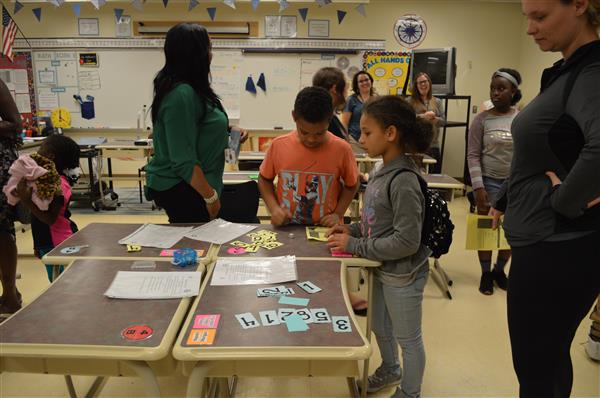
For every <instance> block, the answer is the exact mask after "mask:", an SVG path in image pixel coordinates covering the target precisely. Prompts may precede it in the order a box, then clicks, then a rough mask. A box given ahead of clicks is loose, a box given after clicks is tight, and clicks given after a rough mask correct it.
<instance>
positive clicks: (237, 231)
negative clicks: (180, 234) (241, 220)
mask: <svg viewBox="0 0 600 398" xmlns="http://www.w3.org/2000/svg"><path fill="white" fill-rule="evenodd" d="M255 228H256V226H255V225H246V224H237V223H232V222H229V221H225V220H222V219H220V218H217V219H214V220H212V221H211V222H209V223H206V224H204V225H201V226H199V227H196V228H194V230H193V231H191V232H190V233H188V234H186V235H185V237H186V238H190V239H195V240H200V241H202V242H211V243H215V244H217V245H222V244H224V243H227V242H230V241H232V240H234V239H235V238H237V237H238V236H242V235H244V234H247V233H248V232H250V231H252V230H253V229H255Z"/></svg>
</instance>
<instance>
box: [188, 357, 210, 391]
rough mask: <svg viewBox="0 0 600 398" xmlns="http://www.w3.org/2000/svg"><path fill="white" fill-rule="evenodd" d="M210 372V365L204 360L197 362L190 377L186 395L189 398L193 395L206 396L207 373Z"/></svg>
mask: <svg viewBox="0 0 600 398" xmlns="http://www.w3.org/2000/svg"><path fill="white" fill-rule="evenodd" d="M207 373H208V366H206V364H205V363H204V362H197V363H196V366H194V369H192V373H190V378H189V379H188V385H187V391H186V396H187V397H188V398H191V397H204V396H205V394H206V388H205V387H206V385H205V384H206V383H205V381H207V380H208V379H207V378H206V375H207Z"/></svg>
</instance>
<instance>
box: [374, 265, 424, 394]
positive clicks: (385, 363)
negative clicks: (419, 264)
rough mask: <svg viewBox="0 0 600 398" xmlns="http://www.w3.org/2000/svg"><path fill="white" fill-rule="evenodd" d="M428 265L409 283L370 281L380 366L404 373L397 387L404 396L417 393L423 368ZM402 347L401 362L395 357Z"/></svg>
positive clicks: (421, 379) (419, 390) (419, 391)
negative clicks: (423, 324)
mask: <svg viewBox="0 0 600 398" xmlns="http://www.w3.org/2000/svg"><path fill="white" fill-rule="evenodd" d="M428 275H429V269H428V268H427V267H426V268H425V270H424V271H423V272H422V273H421V274H420V275H418V276H417V279H416V280H415V281H414V282H413V283H412V284H410V285H408V286H404V287H395V286H389V285H385V284H383V283H381V282H380V281H379V280H378V279H377V278H375V280H374V281H373V303H372V305H371V311H373V332H374V333H375V337H376V338H377V344H378V345H379V352H380V353H381V360H382V363H381V366H382V367H384V368H385V369H386V370H387V371H389V372H391V373H396V374H402V373H403V372H402V368H404V374H403V377H402V383H401V384H400V389H401V391H402V393H403V394H404V396H405V397H407V398H418V397H420V396H421V384H422V382H423V373H424V372H425V347H424V346H423V338H422V336H421V318H422V314H423V310H422V303H423V290H424V289H425V283H426V282H427V276H428ZM398 344H400V347H401V348H402V364H403V367H402V366H400V360H399V357H398Z"/></svg>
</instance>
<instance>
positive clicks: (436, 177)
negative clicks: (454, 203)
mask: <svg viewBox="0 0 600 398" xmlns="http://www.w3.org/2000/svg"><path fill="white" fill-rule="evenodd" d="M421 176H422V177H423V178H424V179H425V181H426V182H427V186H428V187H429V188H431V189H439V190H444V191H447V192H448V195H446V199H447V200H452V199H453V198H454V191H455V190H461V191H462V190H464V189H465V185H464V184H463V183H462V182H460V181H458V180H457V179H455V178H452V177H450V176H447V175H445V174H421Z"/></svg>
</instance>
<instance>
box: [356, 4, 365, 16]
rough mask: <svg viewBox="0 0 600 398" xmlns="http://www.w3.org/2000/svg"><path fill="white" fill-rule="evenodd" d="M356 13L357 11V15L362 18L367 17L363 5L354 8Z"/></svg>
mask: <svg viewBox="0 0 600 398" xmlns="http://www.w3.org/2000/svg"><path fill="white" fill-rule="evenodd" d="M355 10H356V11H358V13H359V14H360V15H362V16H363V17H366V16H367V10H366V9H365V5H364V4H359V5H357V6H356V8H355Z"/></svg>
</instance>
